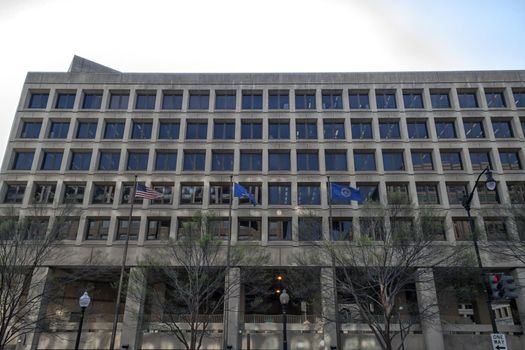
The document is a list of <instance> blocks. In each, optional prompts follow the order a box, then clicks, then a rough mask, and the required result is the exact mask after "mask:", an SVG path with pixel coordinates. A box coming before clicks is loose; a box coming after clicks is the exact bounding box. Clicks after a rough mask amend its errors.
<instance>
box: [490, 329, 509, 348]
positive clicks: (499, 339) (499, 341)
mask: <svg viewBox="0 0 525 350" xmlns="http://www.w3.org/2000/svg"><path fill="white" fill-rule="evenodd" d="M490 337H491V338H492V349H494V350H508V347H507V339H506V338H505V334H500V333H492V334H491V335H490Z"/></svg>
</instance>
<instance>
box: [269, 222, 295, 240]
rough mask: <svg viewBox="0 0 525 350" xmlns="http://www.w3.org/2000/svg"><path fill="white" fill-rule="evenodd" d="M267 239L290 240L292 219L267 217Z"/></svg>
mask: <svg viewBox="0 0 525 350" xmlns="http://www.w3.org/2000/svg"><path fill="white" fill-rule="evenodd" d="M268 240H269V241H291V240H292V219H291V218H269V219H268Z"/></svg>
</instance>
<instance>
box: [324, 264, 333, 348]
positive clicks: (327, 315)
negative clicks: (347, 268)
mask: <svg viewBox="0 0 525 350" xmlns="http://www.w3.org/2000/svg"><path fill="white" fill-rule="evenodd" d="M321 296H322V300H321V307H322V314H323V319H324V324H323V340H324V345H323V349H325V350H329V349H330V346H337V328H336V324H335V317H336V306H335V289H334V279H333V271H332V269H331V268H329V267H324V268H321Z"/></svg>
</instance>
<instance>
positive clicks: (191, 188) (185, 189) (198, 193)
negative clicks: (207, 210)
mask: <svg viewBox="0 0 525 350" xmlns="http://www.w3.org/2000/svg"><path fill="white" fill-rule="evenodd" d="M202 195H203V187H202V185H184V184H182V185H181V188H180V204H202Z"/></svg>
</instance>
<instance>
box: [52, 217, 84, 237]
mask: <svg viewBox="0 0 525 350" xmlns="http://www.w3.org/2000/svg"><path fill="white" fill-rule="evenodd" d="M79 224H80V218H79V217H69V216H62V217H57V219H56V220H55V223H54V224H53V226H54V228H53V229H57V230H58V232H57V233H58V238H60V239H64V240H75V239H77V233H78V225H79Z"/></svg>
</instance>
